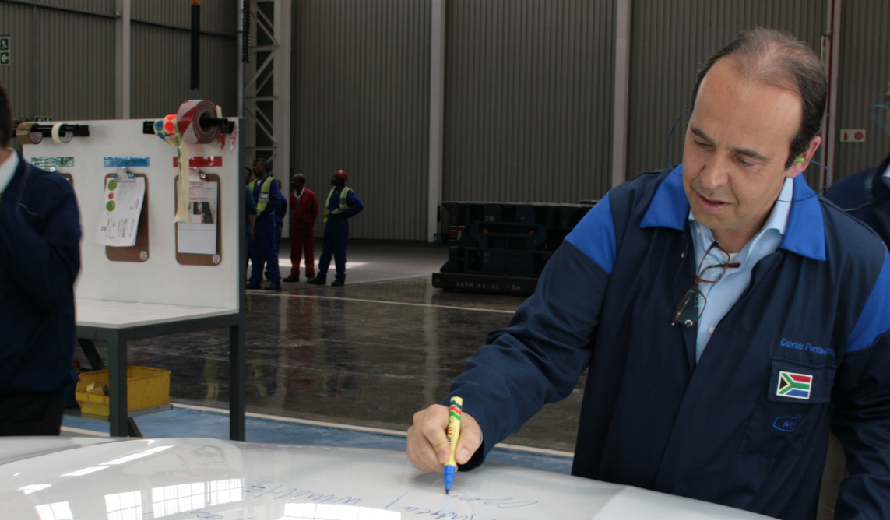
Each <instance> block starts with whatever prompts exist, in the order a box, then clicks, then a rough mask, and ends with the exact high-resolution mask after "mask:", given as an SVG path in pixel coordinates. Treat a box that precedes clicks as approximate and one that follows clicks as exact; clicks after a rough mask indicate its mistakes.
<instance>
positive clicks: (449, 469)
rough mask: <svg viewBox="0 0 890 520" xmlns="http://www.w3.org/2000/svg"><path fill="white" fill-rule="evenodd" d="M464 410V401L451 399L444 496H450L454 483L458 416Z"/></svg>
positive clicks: (458, 425)
mask: <svg viewBox="0 0 890 520" xmlns="http://www.w3.org/2000/svg"><path fill="white" fill-rule="evenodd" d="M463 409H464V400H463V399H461V398H460V397H456V396H455V397H452V398H451V407H449V408H448V444H449V445H450V446H451V455H450V456H449V457H448V462H447V463H446V464H445V469H444V470H443V471H442V476H443V477H444V478H445V494H446V495H447V494H450V492H451V484H452V483H453V482H454V475H455V474H456V473H457V459H455V457H454V455H455V453H456V452H457V441H458V439H459V438H460V414H461V412H463Z"/></svg>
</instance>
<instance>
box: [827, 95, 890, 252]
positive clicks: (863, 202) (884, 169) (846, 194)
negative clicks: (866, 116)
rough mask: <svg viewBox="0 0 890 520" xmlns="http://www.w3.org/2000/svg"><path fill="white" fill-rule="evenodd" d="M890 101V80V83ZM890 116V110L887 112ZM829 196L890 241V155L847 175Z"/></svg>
mask: <svg viewBox="0 0 890 520" xmlns="http://www.w3.org/2000/svg"><path fill="white" fill-rule="evenodd" d="M887 101H888V102H890V84H888V85H887ZM887 118H888V120H890V114H888V115H887ZM825 197H826V198H827V199H828V200H830V201H831V202H834V203H835V204H837V205H838V206H840V207H841V208H843V209H844V210H845V211H846V212H847V213H849V214H850V215H853V216H854V217H856V218H858V219H859V220H861V221H863V222H865V223H866V224H868V225H869V226H871V228H872V229H874V230H875V231H876V232H877V233H878V234H879V235H881V240H883V241H884V243H885V244H890V155H888V156H887V157H886V158H885V159H884V160H883V161H882V162H881V164H879V165H878V166H875V167H874V168H868V169H867V170H862V171H860V172H856V173H854V174H852V175H849V176H847V177H844V178H843V179H841V180H840V181H838V182H837V183H836V184H835V185H834V186H832V187H831V189H830V190H828V193H827V194H826V195H825Z"/></svg>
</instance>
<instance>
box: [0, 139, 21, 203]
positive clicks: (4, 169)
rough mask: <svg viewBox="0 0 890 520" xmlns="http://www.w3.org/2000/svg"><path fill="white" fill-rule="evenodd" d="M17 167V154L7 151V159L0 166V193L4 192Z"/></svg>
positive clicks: (10, 150) (13, 151)
mask: <svg viewBox="0 0 890 520" xmlns="http://www.w3.org/2000/svg"><path fill="white" fill-rule="evenodd" d="M18 167H19V154H17V153H15V150H13V149H11V148H10V149H9V158H8V159H6V160H5V161H3V164H0V193H3V192H4V191H6V186H7V185H9V181H11V180H12V176H13V175H15V169H16V168H18Z"/></svg>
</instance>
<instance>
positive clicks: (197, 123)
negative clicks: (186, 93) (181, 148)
mask: <svg viewBox="0 0 890 520" xmlns="http://www.w3.org/2000/svg"><path fill="white" fill-rule="evenodd" d="M215 117H216V106H215V105H214V104H213V103H211V102H210V101H207V100H203V99H190V100H188V101H186V102H184V103H183V104H182V105H180V106H179V113H178V114H177V126H178V129H179V134H180V135H181V136H182V140H183V141H185V142H186V143H210V142H212V141H213V140H214V139H216V138H217V136H219V127H218V126H202V125H201V120H202V119H206V118H215Z"/></svg>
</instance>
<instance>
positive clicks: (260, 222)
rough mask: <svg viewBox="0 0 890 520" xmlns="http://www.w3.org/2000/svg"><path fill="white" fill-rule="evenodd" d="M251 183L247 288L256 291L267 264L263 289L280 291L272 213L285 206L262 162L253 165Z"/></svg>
mask: <svg viewBox="0 0 890 520" xmlns="http://www.w3.org/2000/svg"><path fill="white" fill-rule="evenodd" d="M253 175H254V180H253V181H252V182H251V183H250V190H251V193H253V200H254V201H255V202H256V223H255V225H254V239H253V240H251V241H250V243H249V245H248V254H249V255H250V259H251V274H250V282H249V283H248V284H247V288H248V289H259V288H260V282H262V280H263V265H268V268H267V271H266V278H267V279H268V280H269V282H270V283H269V285H267V286H266V289H269V290H272V291H280V290H281V272H280V270H279V268H278V255H277V254H276V253H275V251H276V248H275V244H274V242H275V239H276V237H277V236H278V230H277V229H276V226H277V221H276V217H275V214H276V212H277V211H279V208H280V207H281V206H282V205H284V204H287V201H286V200H285V199H284V197H283V196H282V195H281V190H280V189H279V188H278V183H277V182H273V180H272V178H271V177H270V176H269V172H268V170H267V165H266V161H265V159H262V158H258V159H256V160H255V161H254V162H253Z"/></svg>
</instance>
